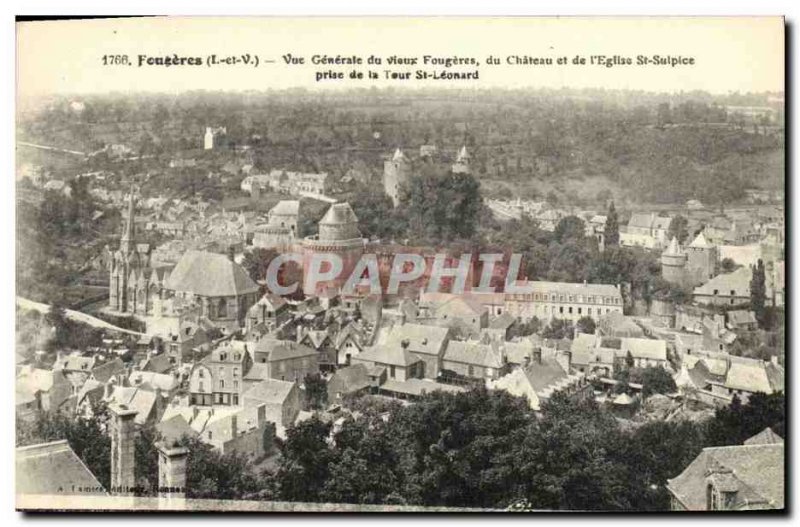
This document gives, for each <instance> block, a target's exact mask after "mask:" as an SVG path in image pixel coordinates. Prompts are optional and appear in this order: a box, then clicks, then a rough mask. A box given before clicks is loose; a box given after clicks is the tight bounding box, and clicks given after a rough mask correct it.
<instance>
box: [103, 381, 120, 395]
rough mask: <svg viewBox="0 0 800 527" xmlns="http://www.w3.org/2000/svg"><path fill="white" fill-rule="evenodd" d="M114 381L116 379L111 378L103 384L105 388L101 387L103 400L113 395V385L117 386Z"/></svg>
mask: <svg viewBox="0 0 800 527" xmlns="http://www.w3.org/2000/svg"><path fill="white" fill-rule="evenodd" d="M115 381H116V379H114V378H113V377H112V378H111V379H109V381H108V382H107V383H106V384H105V386H104V387H103V399H110V398H111V396H112V395H113V394H114V385H116V384H117V383H116V382H115Z"/></svg>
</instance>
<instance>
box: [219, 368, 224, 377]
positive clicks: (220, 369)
mask: <svg viewBox="0 0 800 527" xmlns="http://www.w3.org/2000/svg"><path fill="white" fill-rule="evenodd" d="M224 375H225V368H223V367H222V366H220V367H219V376H220V377H222V376H224Z"/></svg>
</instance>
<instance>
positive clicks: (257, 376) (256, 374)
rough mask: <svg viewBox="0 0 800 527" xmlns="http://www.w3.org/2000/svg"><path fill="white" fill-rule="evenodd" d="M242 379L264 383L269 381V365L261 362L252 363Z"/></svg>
mask: <svg viewBox="0 0 800 527" xmlns="http://www.w3.org/2000/svg"><path fill="white" fill-rule="evenodd" d="M243 379H244V380H245V381H264V380H266V379H269V365H268V364H264V363H261V362H255V363H253V364H252V365H251V366H250V369H249V370H248V371H247V374H246V375H245V376H244V377H243Z"/></svg>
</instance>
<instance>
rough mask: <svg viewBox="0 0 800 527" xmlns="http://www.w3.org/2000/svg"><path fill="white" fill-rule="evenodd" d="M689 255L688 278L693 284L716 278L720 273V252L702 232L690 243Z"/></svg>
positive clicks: (687, 252)
mask: <svg viewBox="0 0 800 527" xmlns="http://www.w3.org/2000/svg"><path fill="white" fill-rule="evenodd" d="M686 255H687V258H688V260H687V264H686V269H687V278H688V279H689V281H690V282H691V283H692V285H699V284H702V283H705V282H707V281H708V280H710V279H711V278H714V277H715V276H717V274H718V272H719V271H718V262H719V252H718V249H717V247H716V246H715V245H712V244H710V243H709V242H708V240H707V239H706V237H705V236H704V235H703V233H702V232H701V233H700V234H698V235H697V237H696V238H695V239H694V240H693V241H692V243H690V244H689V246H688V247H687V250H686Z"/></svg>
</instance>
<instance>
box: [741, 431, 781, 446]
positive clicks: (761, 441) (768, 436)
mask: <svg viewBox="0 0 800 527" xmlns="http://www.w3.org/2000/svg"><path fill="white" fill-rule="evenodd" d="M779 443H780V444H782V443H783V438H782V437H781V436H779V435H778V434H776V433H775V432H773V431H772V428H770V427H767V428H765V429H764V430H762V431H760V432H759V433H757V434H756V435H754V436H753V437H751V438H750V439H747V440H745V442H744V444H745V445H775V444H779Z"/></svg>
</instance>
